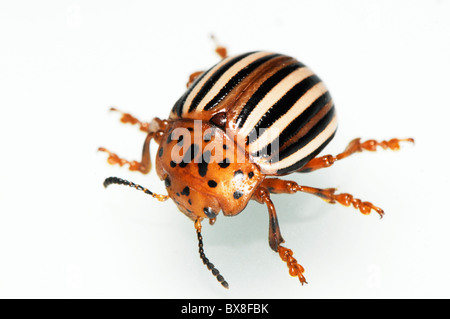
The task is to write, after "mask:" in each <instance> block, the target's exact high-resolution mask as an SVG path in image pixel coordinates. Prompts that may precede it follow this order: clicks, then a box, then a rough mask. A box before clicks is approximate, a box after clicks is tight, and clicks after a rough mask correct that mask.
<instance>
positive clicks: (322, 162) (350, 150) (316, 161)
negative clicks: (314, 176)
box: [297, 138, 414, 173]
mask: <svg viewBox="0 0 450 319" xmlns="http://www.w3.org/2000/svg"><path fill="white" fill-rule="evenodd" d="M400 142H411V143H414V139H412V138H405V139H398V138H393V139H390V140H389V141H381V142H377V141H375V140H368V141H365V142H362V143H361V139H360V138H356V139H354V140H353V141H351V142H350V143H349V144H348V146H347V148H346V149H345V151H344V152H342V153H340V154H338V155H336V156H333V155H325V156H321V157H316V158H313V159H312V160H310V161H309V162H308V163H307V164H306V165H305V166H303V167H302V168H300V169H299V170H298V171H297V172H301V173H307V172H311V171H315V170H317V169H320V168H325V167H329V166H331V165H333V164H334V162H336V161H338V160H341V159H343V158H346V157H348V156H350V155H352V154H354V153H358V152H362V151H364V150H365V151H371V152H374V151H376V148H377V146H380V147H382V148H383V149H388V148H389V149H391V150H394V151H397V150H399V149H400Z"/></svg>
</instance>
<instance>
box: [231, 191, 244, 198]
mask: <svg viewBox="0 0 450 319" xmlns="http://www.w3.org/2000/svg"><path fill="white" fill-rule="evenodd" d="M242 195H244V193H243V192H242V191H239V190H237V191H235V192H234V193H233V197H234V199H239V198H241V197H242Z"/></svg>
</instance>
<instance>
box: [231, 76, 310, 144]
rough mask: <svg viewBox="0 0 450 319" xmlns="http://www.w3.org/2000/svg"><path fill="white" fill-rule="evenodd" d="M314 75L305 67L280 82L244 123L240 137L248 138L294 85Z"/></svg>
mask: <svg viewBox="0 0 450 319" xmlns="http://www.w3.org/2000/svg"><path fill="white" fill-rule="evenodd" d="M313 74H314V73H313V72H312V71H311V70H310V69H308V68H307V67H303V68H300V69H297V70H295V71H294V72H292V73H291V74H289V75H288V76H287V77H285V78H284V79H283V80H281V81H280V83H278V84H277V85H276V86H275V87H273V88H272V90H270V91H269V93H267V94H266V96H265V97H264V98H263V99H262V100H261V101H259V103H258V105H256V106H255V108H254V109H253V110H252V112H251V113H250V115H249V116H248V118H247V120H246V121H245V123H244V126H243V127H242V129H241V130H240V131H239V135H240V136H248V135H249V134H250V132H251V131H252V130H253V128H254V127H255V125H256V124H257V123H258V122H259V120H260V119H261V117H263V116H264V114H266V113H267V111H268V110H269V109H270V107H271V106H272V105H273V104H274V103H275V102H277V101H278V100H279V99H281V98H282V97H283V96H284V95H285V94H286V92H288V91H289V90H290V89H291V88H292V87H293V86H294V85H296V84H298V83H299V82H301V81H303V80H304V79H305V78H307V77H309V76H311V75H313Z"/></svg>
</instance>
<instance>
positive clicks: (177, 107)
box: [172, 66, 214, 117]
mask: <svg viewBox="0 0 450 319" xmlns="http://www.w3.org/2000/svg"><path fill="white" fill-rule="evenodd" d="M213 67H214V66H213ZM213 67H211V68H210V69H209V70H208V71H206V72H203V73H202V74H201V75H200V76H198V77H197V79H195V81H194V82H193V83H192V85H191V86H190V87H189V88H188V89H187V90H186V92H184V94H183V95H182V96H181V97H180V98H179V99H178V101H176V102H175V105H174V106H173V108H172V111H173V112H174V113H176V114H177V115H178V117H181V113H182V112H183V106H184V103H185V102H186V99H187V97H188V96H189V94H190V93H191V92H192V90H193V89H194V87H195V86H196V85H197V83H198V82H200V81H201V80H202V79H203V78H204V77H205V75H206V74H207V73H208V72H209V71H210V70H211V69H212V68H213Z"/></svg>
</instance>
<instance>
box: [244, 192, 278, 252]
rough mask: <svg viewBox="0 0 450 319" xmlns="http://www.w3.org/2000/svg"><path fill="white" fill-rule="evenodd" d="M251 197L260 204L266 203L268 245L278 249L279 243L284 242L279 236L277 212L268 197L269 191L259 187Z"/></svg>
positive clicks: (275, 249)
mask: <svg viewBox="0 0 450 319" xmlns="http://www.w3.org/2000/svg"><path fill="white" fill-rule="evenodd" d="M252 199H254V200H256V201H257V202H258V203H260V204H266V205H267V208H268V209H269V245H270V248H272V249H273V250H274V251H278V247H279V245H280V244H281V243H284V239H283V237H282V236H281V232H280V227H279V225H278V218H277V213H276V210H275V206H274V205H273V202H272V200H271V199H270V193H269V191H268V190H267V189H266V188H263V187H259V188H258V189H256V191H255V192H254V194H253V197H252Z"/></svg>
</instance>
